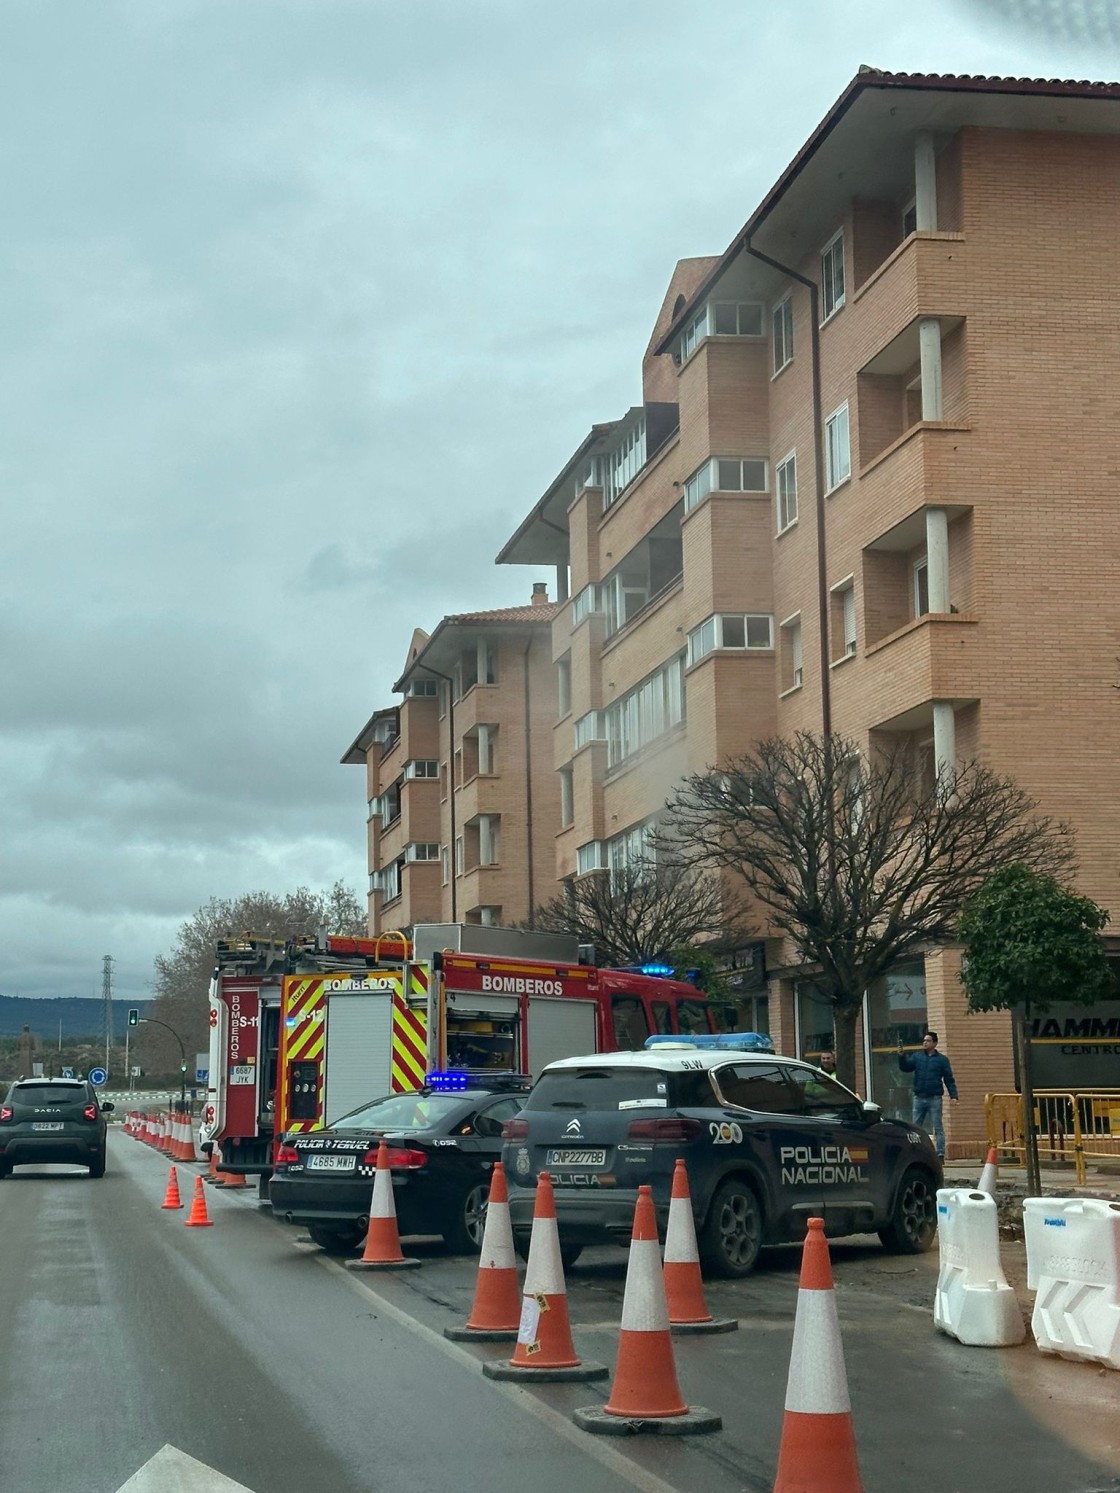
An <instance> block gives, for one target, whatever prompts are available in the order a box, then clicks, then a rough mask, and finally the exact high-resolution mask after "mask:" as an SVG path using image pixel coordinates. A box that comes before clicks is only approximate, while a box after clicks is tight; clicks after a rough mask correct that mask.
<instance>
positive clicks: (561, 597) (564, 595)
mask: <svg viewBox="0 0 1120 1493" xmlns="http://www.w3.org/2000/svg"><path fill="white" fill-rule="evenodd" d="M568 594H569V593H568V566H567V564H566V563H565V564H563V565H557V567H556V600H557V601H567V599H568Z"/></svg>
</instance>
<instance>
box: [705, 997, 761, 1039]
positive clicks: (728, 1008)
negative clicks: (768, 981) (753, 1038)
mask: <svg viewBox="0 0 1120 1493" xmlns="http://www.w3.org/2000/svg"><path fill="white" fill-rule="evenodd" d="M712 1016H713V1019H714V1021H715V1027H716V1031H717V1032H762V1033H765V1034H766V1035H769V1032H770V998H769V996H766V995H742V996H739V997H738V999H737V1000H735V1001H733V1002H728V1003H726V1004H725V1003H724V1002H722V1001H721V1002H719V1003H718V1004H715V1005H713V1006H712Z"/></svg>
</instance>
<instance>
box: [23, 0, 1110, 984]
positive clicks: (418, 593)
mask: <svg viewBox="0 0 1120 1493" xmlns="http://www.w3.org/2000/svg"><path fill="white" fill-rule="evenodd" d="M1118 42H1120V31H1118V29H1117V26H1116V22H1115V10H1114V7H1113V6H1112V5H1111V4H1109V3H1106V0H1086V3H1084V4H1077V3H1073V0H1071V3H1070V4H1069V5H1068V6H1063V5H1062V4H1061V3H1060V0H941V3H940V4H938V3H932V4H928V5H922V6H902V5H899V4H897V0H859V3H849V4H837V3H836V0H821V3H813V0H785V3H783V4H780V5H773V6H763V5H762V4H761V3H760V0H694V3H693V4H691V5H688V6H685V5H681V4H680V3H679V0H564V3H562V4H555V3H545V0H117V3H113V0H80V3H79V0H3V4H2V5H0V494H2V497H0V502H2V505H3V526H2V530H0V536H2V538H0V543H2V547H3V548H2V555H3V570H2V582H0V685H2V691H0V936H2V956H0V993H4V994H7V995H27V996H30V995H90V994H94V993H97V992H98V991H99V989H100V973H101V956H102V955H103V954H105V953H111V954H112V955H113V956H114V958H115V960H116V989H115V993H116V994H117V995H118V996H119V997H121V998H133V999H137V998H144V997H145V996H147V995H148V994H149V993H150V982H151V978H152V961H153V958H154V957H155V955H156V954H157V953H159V952H167V951H169V950H170V948H171V946H172V942H173V939H174V935H175V931H176V929H177V927H178V926H179V924H180V923H181V922H182V921H183V920H184V919H185V918H187V917H189V916H190V915H191V913H192V912H193V911H194V910H195V909H196V908H198V907H199V906H200V905H201V904H202V903H204V902H206V901H207V900H208V899H209V898H210V897H212V896H216V897H228V896H237V895H239V894H240V893H242V892H247V891H251V890H256V889H258V888H265V889H269V890H273V891H277V892H282V891H284V890H287V889H289V888H292V887H295V886H297V885H300V884H306V885H309V886H311V887H315V888H318V887H323V886H326V885H329V884H330V883H331V882H332V881H334V880H335V879H336V878H338V877H341V878H342V879H343V880H345V881H346V882H347V883H348V884H349V885H350V886H352V887H353V888H354V890H355V891H356V892H358V894H359V895H360V896H363V897H364V891H365V884H366V865H365V784H364V778H363V774H362V771H361V769H359V768H356V767H341V766H340V765H339V760H338V759H339V757H340V756H341V754H342V752H343V751H344V749H345V748H346V747H347V745H348V744H349V743H350V742H351V741H352V740H353V738H354V737H355V736H356V735H357V733H358V731H359V729H360V728H361V726H362V725H363V723H364V722H365V721H366V720H367V718H368V717H369V715H370V714H371V712H372V711H373V710H374V709H376V708H379V707H381V706H383V705H385V704H388V703H390V700H391V696H390V686H391V684H392V681H393V680H394V679H395V678H396V677H397V675H398V673H399V671H400V668H401V665H402V662H403V659H404V654H405V649H406V646H407V643H408V640H409V637H410V635H411V632H412V629H413V627H415V626H417V625H419V626H424V627H427V628H429V629H430V628H431V627H433V626H434V625H435V623H436V622H437V621H438V620H439V618H440V617H441V616H443V615H444V614H445V613H447V612H455V611H462V610H468V609H472V608H476V607H479V606H506V605H514V604H518V603H521V602H524V601H525V600H527V598H528V595H529V592H530V589H531V584H532V582H533V580H535V579H542V578H548V579H549V580H550V582H551V577H545V576H543V575H538V574H537V573H534V572H532V571H523V570H518V569H512V568H505V567H503V568H502V569H498V568H497V567H495V566H494V564H493V557H494V555H495V553H496V552H497V550H498V548H499V547H500V545H501V544H502V542H503V541H504V540H505V539H506V538H507V537H508V536H509V534H510V533H511V532H512V531H513V529H514V527H515V526H516V524H517V523H518V522H519V521H520V519H521V518H522V517H523V516H524V514H525V513H526V512H527V511H528V509H529V508H530V506H531V505H532V504H533V502H534V501H535V500H536V499H537V498H538V497H539V496H540V494H541V493H542V492H543V491H544V489H545V487H546V486H547V485H548V483H549V482H550V481H551V479H552V478H553V477H554V476H555V474H556V473H557V471H558V470H559V469H560V467H561V466H562V465H563V463H564V462H565V461H566V459H567V458H568V456H569V455H570V454H571V452H572V450H573V449H574V447H575V446H576V444H577V443H578V441H579V440H580V439H581V437H582V436H583V435H584V434H585V433H586V431H587V429H588V427H589V426H590V425H591V423H592V422H594V421H596V420H602V419H610V418H613V417H615V416H617V415H619V414H621V413H622V412H623V411H624V410H625V409H626V408H627V407H628V406H629V405H630V404H631V403H632V402H633V401H634V400H635V399H636V398H637V397H638V396H639V390H640V385H639V367H640V358H641V353H642V350H643V348H644V346H645V343H646V340H647V338H648V336H649V333H650V330H651V328H652V324H653V319H654V316H655V314H656V312H657V309H658V306H659V304H660V301H661V298H662V295H663V294H664V291H665V287H666V285H667V282H668V278H669V275H670V273H671V271H672V268H673V265H674V263H675V261H676V260H677V259H678V258H681V257H684V256H688V255H698V254H712V253H719V252H721V251H722V250H723V249H724V248H725V247H726V246H727V244H728V242H729V241H730V239H731V238H732V236H733V235H734V233H735V231H736V230H737V229H738V228H739V226H740V225H741V224H742V223H743V221H744V220H745V219H746V217H747V216H748V214H749V213H750V211H751V210H752V209H753V208H754V206H755V205H756V204H757V203H758V201H759V199H760V198H761V197H762V195H763V194H764V192H765V191H766V189H767V188H768V187H769V186H770V185H771V184H772V182H773V181H774V180H775V178H776V177H777V176H778V175H779V173H780V172H781V170H782V169H783V168H784V167H785V165H786V164H787V162H788V161H789V160H790V158H791V157H792V156H793V155H794V154H795V152H796V151H797V149H798V148H799V147H800V145H801V144H802V143H803V141H804V140H805V138H806V136H807V135H808V134H809V132H810V131H811V130H812V128H813V127H814V125H815V124H816V123H817V122H818V121H819V119H820V118H821V117H822V116H823V115H824V113H825V112H826V111H827V109H828V108H829V107H830V105H831V104H832V102H833V101H834V99H835V98H836V96H837V95H838V94H839V93H840V92H841V90H842V89H843V88H844V86H845V85H846V84H847V83H848V81H849V80H850V78H851V77H852V76H853V74H854V73H855V72H856V69H857V68H858V66H859V64H860V63H868V64H871V65H872V66H876V67H880V68H885V69H892V70H900V71H915V70H916V71H944V72H966V73H1004V74H1028V75H1031V76H1048V77H1054V76H1062V77H1076V78H1086V77H1098V78H1099V77H1105V78H1107V77H1113V78H1114V77H1116V76H1117V75H1118V73H1120V63H1117V62H1116V61H1114V59H1116V57H1117V46H1118Z"/></svg>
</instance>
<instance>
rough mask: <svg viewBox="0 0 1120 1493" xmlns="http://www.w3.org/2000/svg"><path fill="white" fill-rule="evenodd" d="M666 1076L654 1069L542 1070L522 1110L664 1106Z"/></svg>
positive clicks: (666, 1085) (666, 1099)
mask: <svg viewBox="0 0 1120 1493" xmlns="http://www.w3.org/2000/svg"><path fill="white" fill-rule="evenodd" d="M668 1102H669V1079H668V1075H667V1074H665V1073H663V1072H661V1071H660V1069H657V1068H559V1069H557V1070H556V1071H555V1072H552V1073H542V1075H541V1077H540V1078H539V1079H538V1081H537V1083H536V1086H535V1087H534V1089H533V1092H532V1093H531V1094H530V1095H529V1099H528V1102H527V1103H526V1105H525V1108H526V1109H623V1108H626V1109H638V1108H640V1107H641V1106H642V1105H643V1104H646V1105H649V1107H650V1108H651V1109H652V1108H657V1109H664V1108H665V1107H666V1105H667V1104H668Z"/></svg>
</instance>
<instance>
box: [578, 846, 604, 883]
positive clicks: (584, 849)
mask: <svg viewBox="0 0 1120 1493" xmlns="http://www.w3.org/2000/svg"><path fill="white" fill-rule="evenodd" d="M606 869H607V858H606V850H605V848H604V845H603V842H602V840H588V842H587V844H586V845H580V846H579V847H578V849H577V850H576V872H577V873H578V874H579V875H580V876H586V875H587V873H588V872H589V871H605V870H606Z"/></svg>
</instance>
